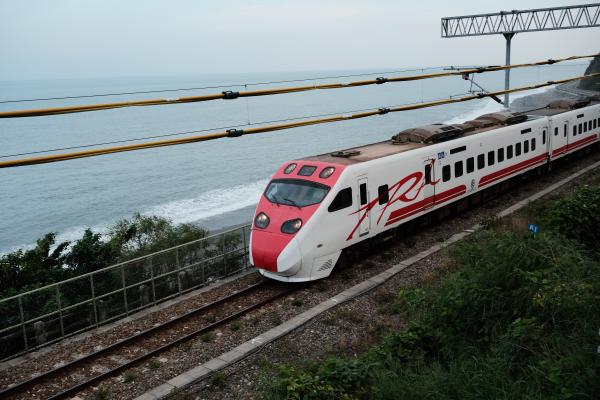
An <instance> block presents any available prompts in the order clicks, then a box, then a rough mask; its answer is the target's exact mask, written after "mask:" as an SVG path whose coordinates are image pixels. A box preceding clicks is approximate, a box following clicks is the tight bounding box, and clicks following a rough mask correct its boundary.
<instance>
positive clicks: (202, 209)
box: [142, 179, 268, 224]
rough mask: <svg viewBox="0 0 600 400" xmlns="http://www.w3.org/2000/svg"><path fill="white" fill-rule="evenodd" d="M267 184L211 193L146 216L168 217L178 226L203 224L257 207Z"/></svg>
mask: <svg viewBox="0 0 600 400" xmlns="http://www.w3.org/2000/svg"><path fill="white" fill-rule="evenodd" d="M267 182H268V180H267V179H265V180H261V181H257V182H253V183H250V184H247V185H237V186H233V187H230V188H225V189H216V190H211V191H209V192H205V193H202V194H201V195H199V196H198V197H194V198H189V199H181V200H174V201H171V202H168V203H165V204H160V205H157V206H154V207H152V208H150V209H149V210H146V211H144V212H143V213H142V214H143V215H157V216H160V217H165V218H168V219H170V220H172V221H173V222H174V223H177V224H182V223H188V222H196V221H200V220H203V219H207V218H210V217H214V216H216V215H220V214H224V213H227V212H231V211H236V210H240V209H242V208H245V207H249V206H252V205H255V204H256V203H257V201H258V199H259V197H260V194H261V193H262V192H263V190H264V189H265V186H266V185H267Z"/></svg>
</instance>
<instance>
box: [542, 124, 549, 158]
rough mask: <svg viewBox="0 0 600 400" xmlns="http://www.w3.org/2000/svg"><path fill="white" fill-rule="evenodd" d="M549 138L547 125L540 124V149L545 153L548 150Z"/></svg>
mask: <svg viewBox="0 0 600 400" xmlns="http://www.w3.org/2000/svg"><path fill="white" fill-rule="evenodd" d="M549 141H550V139H549V138H548V126H542V149H543V150H544V152H545V153H547V152H548V148H549V147H548V146H549Z"/></svg>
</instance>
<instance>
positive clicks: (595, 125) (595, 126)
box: [594, 119, 598, 129]
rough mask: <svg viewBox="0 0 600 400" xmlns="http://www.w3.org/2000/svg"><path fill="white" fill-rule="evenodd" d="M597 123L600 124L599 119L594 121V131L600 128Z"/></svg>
mask: <svg viewBox="0 0 600 400" xmlns="http://www.w3.org/2000/svg"><path fill="white" fill-rule="evenodd" d="M597 122H598V120H597V119H595V120H594V129H596V128H597V127H598V125H597Z"/></svg>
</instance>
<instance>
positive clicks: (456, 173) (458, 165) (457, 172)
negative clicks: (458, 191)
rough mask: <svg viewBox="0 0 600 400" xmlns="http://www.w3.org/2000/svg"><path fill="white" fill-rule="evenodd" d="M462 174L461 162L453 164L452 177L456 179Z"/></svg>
mask: <svg viewBox="0 0 600 400" xmlns="http://www.w3.org/2000/svg"><path fill="white" fill-rule="evenodd" d="M462 174H463V162H462V161H457V162H455V163H454V177H455V178H458V177H459V176H462Z"/></svg>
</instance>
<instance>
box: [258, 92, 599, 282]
mask: <svg viewBox="0 0 600 400" xmlns="http://www.w3.org/2000/svg"><path fill="white" fill-rule="evenodd" d="M598 100H599V99H586V100H561V101H555V102H552V103H550V104H548V106H546V107H545V108H541V109H537V110H533V111H531V112H528V113H527V114H521V113H515V112H509V111H505V112H499V113H493V114H486V115H482V116H480V117H478V118H476V119H475V120H472V121H466V122H464V123H463V124H455V125H443V124H434V125H428V126H424V127H421V128H414V129H408V130H405V131H403V132H400V133H399V134H397V135H395V136H394V137H393V138H392V140H389V141H385V142H380V143H373V144H368V145H366V146H361V147H356V148H351V149H347V150H343V151H339V152H335V153H328V154H322V155H318V156H313V157H306V158H303V159H300V160H294V161H290V162H287V163H285V164H283V165H282V166H281V167H280V168H279V170H277V172H276V173H275V175H274V176H273V178H272V179H271V181H270V182H269V184H268V186H267V188H266V190H265V191H264V193H263V195H262V196H261V198H260V201H259V203H258V206H257V209H256V213H255V216H254V223H253V226H252V233H251V236H250V262H251V264H252V265H254V266H255V267H256V268H258V269H259V271H260V273H261V274H262V275H264V276H266V277H268V278H272V279H275V280H279V281H286V282H303V281H311V280H316V279H321V278H325V277H327V276H329V274H330V273H331V271H332V270H333V267H334V266H335V264H336V262H337V261H338V258H339V257H340V254H341V252H342V250H343V249H345V248H347V247H349V246H352V245H354V244H356V243H358V242H361V241H363V240H366V239H369V238H372V237H374V236H376V235H378V234H380V233H382V232H384V231H387V230H389V229H393V228H397V227H398V226H400V225H402V224H403V223H406V222H407V221H410V220H412V219H414V218H417V217H420V216H422V215H424V214H426V213H429V212H431V211H433V210H436V209H438V208H440V207H443V206H446V205H448V204H449V203H451V202H454V201H458V200H460V199H462V198H465V197H467V196H470V195H472V194H474V193H476V192H478V191H481V190H484V189H487V188H488V187H491V186H492V185H496V184H498V183H500V182H502V181H504V180H506V179H509V178H512V177H514V176H516V175H519V174H523V173H525V172H526V171H528V170H531V169H534V168H537V167H539V166H541V165H543V164H546V163H550V162H552V161H553V160H556V159H559V158H561V157H564V156H565V155H567V154H569V153H572V152H574V151H577V150H579V149H581V148H583V147H585V146H589V145H591V144H593V143H595V142H598V139H599V135H600V132H599V131H600V101H598Z"/></svg>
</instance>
